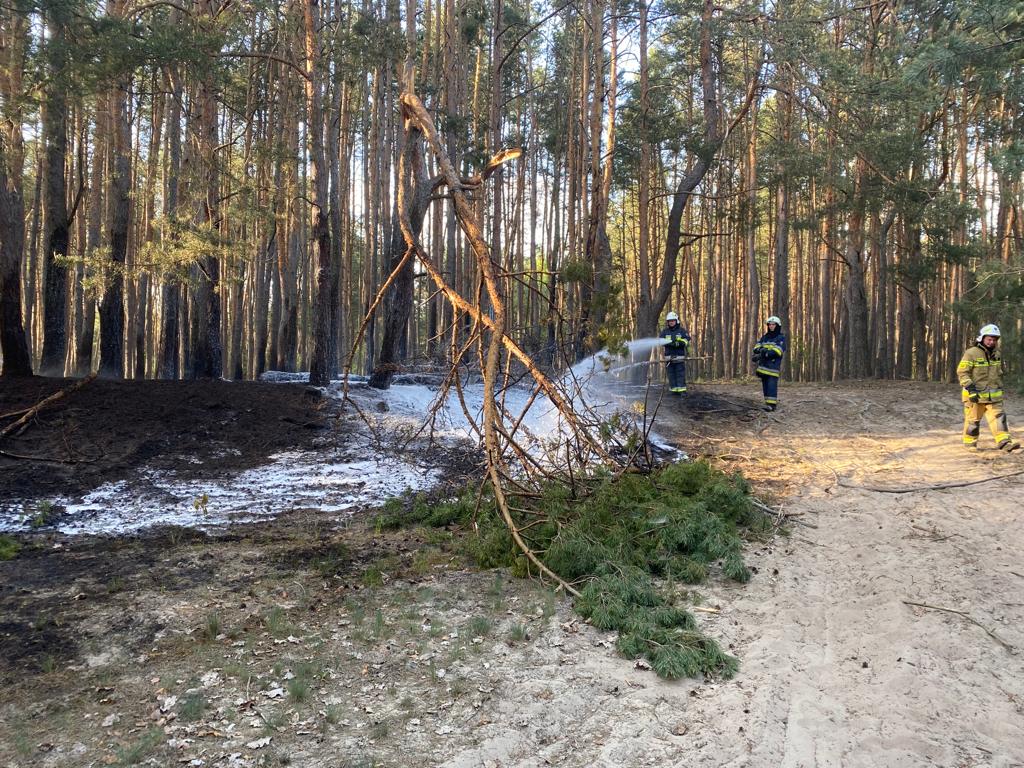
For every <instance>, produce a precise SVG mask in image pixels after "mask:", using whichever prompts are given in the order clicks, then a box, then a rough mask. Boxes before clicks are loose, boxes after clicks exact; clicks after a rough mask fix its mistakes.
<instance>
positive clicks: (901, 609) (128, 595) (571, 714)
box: [0, 382, 1024, 768]
mask: <svg viewBox="0 0 1024 768" xmlns="http://www.w3.org/2000/svg"><path fill="white" fill-rule="evenodd" d="M96 384H102V382H96ZM755 387H756V384H745V385H739V384H728V385H715V387H714V390H715V392H716V396H717V397H720V398H726V399H728V400H732V401H735V402H737V403H746V402H748V401H749V402H750V403H751V407H750V408H744V409H741V410H739V411H738V412H736V413H735V414H722V413H718V414H714V413H705V412H700V413H696V414H695V413H694V412H692V410H691V409H692V408H693V405H694V404H695V403H698V402H700V401H699V400H698V399H696V398H694V399H690V400H688V401H687V402H686V404H684V403H681V402H680V403H671V402H670V403H666V404H663V408H664V411H663V413H662V414H661V416H660V417H659V421H658V429H659V431H660V432H661V434H662V435H663V436H664V437H666V438H667V439H669V440H671V441H672V442H673V443H674V444H676V445H678V446H680V447H681V448H683V449H685V450H686V451H687V452H689V453H691V454H692V455H698V454H700V453H702V452H703V453H705V454H707V455H711V456H718V457H719V458H718V459H717V461H718V462H719V464H720V465H721V466H724V467H726V468H735V469H742V470H743V472H744V473H745V474H746V476H747V477H748V478H750V479H751V480H752V482H754V484H755V487H757V488H758V490H759V491H760V492H761V493H762V494H764V496H765V497H766V498H770V501H771V505H772V506H773V507H779V508H781V509H782V510H783V511H784V512H786V513H787V514H792V515H796V516H799V518H800V519H801V520H805V521H807V522H808V523H810V524H811V525H812V526H814V527H810V526H800V527H799V528H796V527H795V526H794V528H793V532H792V535H790V536H788V537H787V536H779V537H776V538H775V539H772V540H765V541H756V540H754V541H751V542H750V543H749V545H748V547H747V551H746V553H745V559H746V562H747V564H748V566H749V567H750V568H751V570H752V571H753V572H754V575H753V578H752V580H751V582H750V583H749V584H747V585H744V586H743V587H741V588H737V587H736V586H734V585H732V584H730V583H729V582H725V581H717V582H712V583H709V584H707V585H702V586H700V587H698V588H696V589H693V590H690V591H689V592H688V593H687V595H686V596H685V597H686V599H687V600H688V601H689V602H690V603H691V604H692V603H697V604H699V605H698V607H699V608H700V609H701V610H699V611H698V616H699V622H700V625H701V628H702V629H703V630H704V631H706V632H707V633H708V634H709V635H711V636H713V637H715V638H716V639H717V640H718V641H719V642H720V643H721V644H722V646H723V648H726V649H727V650H728V652H729V653H732V654H734V655H736V656H737V657H738V659H739V661H740V669H739V673H738V674H737V675H736V677H735V678H733V679H731V680H728V681H722V680H715V679H710V680H681V681H676V682H665V681H662V680H659V679H658V678H657V677H656V676H655V675H654V674H653V672H651V671H650V670H648V669H645V668H644V667H645V665H644V664H643V663H642V662H637V663H633V662H628V661H626V660H624V659H623V658H622V657H620V656H619V655H617V654H616V653H615V651H614V643H615V638H614V636H613V635H611V634H609V633H602V632H598V631H597V630H595V629H594V628H593V627H591V626H589V625H588V624H587V623H586V622H584V621H583V620H581V619H579V618H578V617H577V616H575V615H574V613H573V612H572V611H571V609H570V608H569V606H568V605H567V604H566V603H564V602H563V601H562V600H561V599H560V598H557V597H556V596H554V595H553V594H551V593H550V592H549V591H547V590H546V589H544V588H543V587H542V586H541V585H538V584H536V583H533V582H530V581H523V580H514V579H510V578H509V577H508V575H507V574H506V573H504V572H500V571H499V572H484V573H480V572H476V571H473V570H472V569H469V568H467V567H466V563H465V560H464V557H463V553H462V551H461V549H460V544H459V537H458V536H457V535H456V532H453V531H448V530H444V529H441V530H427V529H412V530H408V529H407V530H401V531H387V530H377V529H376V527H375V525H374V519H373V517H372V516H365V515H364V516H358V515H357V516H356V518H355V519H354V520H353V521H352V522H351V524H350V525H348V526H347V527H345V528H342V529H339V528H338V527H337V526H336V525H335V524H334V522H333V521H332V520H331V519H330V518H329V516H327V515H324V514H322V513H318V512H317V511H316V510H295V511H293V512H290V513H286V514H285V515H283V516H281V517H279V518H277V519H276V520H272V521H266V522H261V523H258V524H248V525H238V526H233V527H231V528H228V529H225V530H223V531H220V532H218V533H217V534H216V535H210V534H206V533H202V532H197V531H192V530H187V529H181V528H164V529H160V530H156V531H152V532H150V533H148V534H146V535H137V536H127V537H120V538H116V539H115V538H106V537H90V536H76V537H69V536H64V535H61V534H58V533H53V532H50V533H41V534H40V533H36V534H33V535H30V536H21V535H19V536H18V542H19V543H20V544H21V550H20V551H19V552H17V553H16V554H15V556H14V557H13V558H12V559H10V560H7V561H4V562H0V659H3V662H2V666H0V685H2V686H3V688H2V690H3V692H4V695H3V697H2V698H0V766H4V768H8V767H10V766H18V768H37V767H41V766H47V767H50V766H53V767H56V766H70V767H72V768H79V767H81V768H85V767H86V766H90V767H91V766H106V765H122V766H127V765H151V766H167V765H172V764H177V765H194V766H276V765H293V766H308V767H309V768H328V766H330V767H331V768H336V767H337V766H378V767H379V766H403V767H404V766H438V765H443V766H448V767H449V768H455V767H460V768H461V767H462V766H466V767H467V768H468V767H469V766H505V767H507V766H545V765H559V766H569V767H576V766H579V767H580V768H582V766H648V765H650V766H664V765H676V764H683V763H685V764H686V765H694V766H721V765H750V766H761V765H765V766H767V765H773V766H774V765H784V766H797V765H820V766H840V765H841V766H853V767H854V768H857V767H858V766H893V765H901V766H925V765H939V766H954V765H956V766H961V765H963V766H978V767H979V768H980V767H981V766H1007V767H1009V766H1012V765H1016V764H1020V763H1022V762H1024V724H1022V723H1024V660H1022V658H1021V654H1014V653H1010V652H1008V650H1007V649H1006V648H1005V647H1003V646H1001V645H1000V644H999V643H996V642H993V640H992V639H991V638H990V637H988V636H986V634H985V633H983V632H982V631H980V630H979V629H978V627H977V626H975V625H974V624H973V623H972V622H970V621H965V620H964V617H963V616H962V615H954V614H953V613H948V612H947V611H934V610H922V609H920V608H916V607H914V606H912V605H908V604H907V603H923V604H927V605H935V606H942V607H943V608H947V609H949V610H950V611H957V612H961V611H962V612H964V614H969V615H970V616H971V617H973V618H974V619H975V620H976V621H978V622H980V623H981V624H983V625H984V627H985V628H987V629H989V630H990V631H992V632H994V633H996V634H997V635H998V637H999V638H1001V639H1002V640H1003V641H1004V642H1006V643H1007V644H1009V645H1011V646H1013V647H1014V648H1020V647H1024V634H1022V627H1024V599H1022V598H1021V587H1020V584H1021V580H1020V577H1019V576H1017V575H1015V574H1017V573H1019V572H1020V568H1019V565H1017V560H1018V559H1019V557H1018V555H1019V552H1020V551H1022V550H1024V538H1022V537H1024V490H1022V489H1021V486H1020V484H1019V482H1017V480H1016V479H1014V478H1007V479H1004V480H997V481H993V482H991V483H985V484H983V485H978V486H972V487H969V488H947V489H943V490H922V491H921V492H919V493H912V494H901V495H892V494H877V493H873V492H871V491H867V490H861V489H857V488H849V487H844V486H843V485H840V484H839V482H838V481H839V480H842V481H843V482H844V483H847V484H850V485H858V484H861V485H863V484H867V483H874V484H883V483H884V484H891V485H892V486H904V485H906V486H910V485H914V486H919V485H928V484H935V483H939V482H947V481H949V480H951V479H958V478H978V477H982V476H985V475H986V474H987V473H990V474H992V475H996V474H1003V473H1007V472H1010V471H1014V470H1015V469H1016V468H1017V467H1018V466H1024V460H1022V459H1020V458H1018V457H1016V456H1007V455H1005V454H1001V453H1000V452H999V451H996V450H995V449H994V447H990V446H985V447H984V448H983V450H981V451H980V452H979V453H978V454H976V455H966V454H965V453H963V452H962V449H960V447H959V445H958V441H959V434H958V432H959V416H960V408H959V403H958V402H957V399H956V394H955V391H954V392H951V391H950V388H949V387H940V386H937V385H927V384H915V383H901V384H893V383H891V382H890V383H886V384H879V385H872V384H842V385H832V386H828V385H824V386H823V385H814V386H810V385H807V386H804V385H793V384H788V385H787V386H786V387H785V388H784V391H783V408H782V410H781V411H780V412H778V413H774V414H766V413H759V412H757V408H756V405H757V403H756V398H753V397H752V394H751V390H752V389H754V388H755ZM709 388H710V387H709ZM696 389H697V390H698V392H699V391H700V389H701V385H697V387H696ZM297 392H299V393H301V392H302V388H301V387H299V388H298V389H297ZM43 394H44V396H45V393H43ZM76 394H82V395H84V394H85V390H83V391H82V392H80V393H76ZM27 399H31V398H27ZM12 410H13V408H12ZM711 410H714V409H711ZM1014 413H1015V411H1014V409H1013V404H1012V402H1011V404H1010V417H1011V426H1012V425H1013V423H1014ZM1019 415H1020V416H1024V412H1022V413H1021V414H1019ZM698 416H699V417H700V418H698ZM197 428H198V427H197ZM114 429H116V427H114ZM39 434H43V433H42V432H40V433H39ZM27 435H28V433H26V437H27ZM80 435H81V433H80ZM81 436H82V437H83V438H86V437H89V435H87V434H86V435H81ZM254 439H256V438H255V437H254ZM264 439H265V436H264ZM22 447H24V446H22ZM290 447H301V443H299V444H298V445H296V444H293V445H292V446H290ZM989 448H991V450H989ZM282 449H284V446H280V445H275V446H271V447H268V449H267V453H268V454H269V453H271V452H273V451H277V450H282ZM19 466H20V465H19ZM110 472H111V475H108V476H107V477H106V478H104V479H113V476H114V474H116V473H115V471H114V470H113V469H111V470H110ZM5 482H8V483H10V482H11V481H10V480H5ZM921 526H924V527H925V528H926V529H927V530H928V531H929V532H930V533H931V534H933V535H928V536H922V535H920V528H921ZM952 534H955V535H952Z"/></svg>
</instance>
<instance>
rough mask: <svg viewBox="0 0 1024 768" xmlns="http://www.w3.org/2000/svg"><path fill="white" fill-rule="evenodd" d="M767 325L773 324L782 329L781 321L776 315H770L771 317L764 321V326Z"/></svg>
mask: <svg viewBox="0 0 1024 768" xmlns="http://www.w3.org/2000/svg"><path fill="white" fill-rule="evenodd" d="M768 323H775V324H776V325H777V326H779V327H780V328H781V327H782V321H781V320H780V319H779V318H778V317H777V316H776V315H772V316H771V317H769V318H768V319H767V320H765V321H764V324H765V325H768Z"/></svg>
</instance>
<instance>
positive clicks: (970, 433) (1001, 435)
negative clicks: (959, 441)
mask: <svg viewBox="0 0 1024 768" xmlns="http://www.w3.org/2000/svg"><path fill="white" fill-rule="evenodd" d="M999 335H1000V334H999V327H998V326H996V325H992V324H991V323H990V324H989V325H986V326H984V327H982V329H981V330H980V331H978V340H977V341H976V342H975V343H974V344H972V345H971V346H970V347H968V348H967V351H966V352H964V356H963V358H962V359H961V360H960V365H958V366H957V367H956V373H957V376H958V377H959V379H960V386H961V387H963V393H962V394H963V401H964V446H965V447H967V448H977V447H978V435H979V434H980V432H981V417H982V416H984V417H985V418H986V420H987V421H988V427H989V429H991V430H992V437H994V438H995V440H996V445H997V446H998V447H999V449H1000V450H1003V451H1007V452H1009V451H1013V450H1016V449H1017V448H1020V443H1018V442H1017V441H1016V440H1014V439H1013V438H1012V437H1010V430H1009V428H1008V427H1007V426H1006V414H1005V413H1003V383H1002V379H1003V376H1002V373H1003V361H1002V358H1000V357H999V352H998V351H997V349H996V347H997V346H998V345H999Z"/></svg>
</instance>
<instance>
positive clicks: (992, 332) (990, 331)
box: [978, 323, 1001, 341]
mask: <svg viewBox="0 0 1024 768" xmlns="http://www.w3.org/2000/svg"><path fill="white" fill-rule="evenodd" d="M1000 335H1001V334H1000V333H999V326H998V325H996V324H995V323H989V324H988V325H983V326H981V330H980V331H978V341H981V340H982V339H984V338H985V337H986V336H995V337H996V338H997V339H998V338H999V336H1000Z"/></svg>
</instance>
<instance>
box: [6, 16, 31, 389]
mask: <svg viewBox="0 0 1024 768" xmlns="http://www.w3.org/2000/svg"><path fill="white" fill-rule="evenodd" d="M5 16H6V18H3V19H2V20H0V95H2V97H3V98H2V99H0V354H2V355H3V368H2V369H0V376H31V375H32V356H31V354H30V353H29V347H28V338H27V337H26V335H25V326H24V323H23V320H22V308H21V262H22V258H23V257H24V253H25V198H24V194H23V186H22V172H23V169H24V162H25V151H24V138H23V135H22V127H21V118H22V116H21V111H20V109H18V107H17V105H19V104H21V103H22V97H23V93H22V91H23V86H22V73H23V72H24V69H25V61H24V58H25V52H26V49H27V41H26V34H27V31H28V20H27V19H25V18H23V17H19V16H18V15H17V14H12V15H6V14H5Z"/></svg>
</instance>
